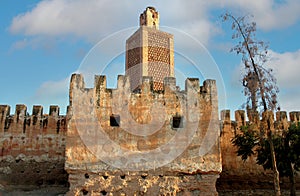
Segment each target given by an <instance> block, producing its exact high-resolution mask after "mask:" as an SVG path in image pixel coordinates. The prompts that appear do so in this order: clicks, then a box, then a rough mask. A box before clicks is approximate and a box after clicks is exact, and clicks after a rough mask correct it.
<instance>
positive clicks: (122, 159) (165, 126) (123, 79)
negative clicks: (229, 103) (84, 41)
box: [65, 74, 221, 195]
mask: <svg viewBox="0 0 300 196" xmlns="http://www.w3.org/2000/svg"><path fill="white" fill-rule="evenodd" d="M141 79H142V81H141V86H140V88H139V89H138V90H135V91H132V90H131V85H130V78H129V76H123V75H120V76H118V80H117V87H116V88H115V89H110V88H107V85H106V83H107V82H106V76H99V75H96V76H95V80H94V87H92V88H86V87H85V82H84V78H83V76H82V75H80V74H73V75H72V77H71V82H70V94H69V97H70V104H69V105H70V106H69V107H70V113H69V114H70V120H69V124H68V135H67V143H66V166H65V169H66V171H67V172H68V173H69V182H70V185H71V186H70V192H69V193H70V195H72V194H75V193H76V192H79V191H82V190H83V189H84V190H85V191H88V192H90V191H93V190H94V189H93V186H94V185H96V184H97V186H99V187H101V188H100V189H99V190H102V189H103V190H105V191H106V192H111V193H117V191H116V190H115V189H114V187H116V185H117V186H120V187H122V191H123V192H124V193H126V194H128V195H133V194H134V191H135V190H136V189H137V188H136V187H139V186H141V185H138V183H139V181H140V176H141V175H142V176H144V175H145V174H143V173H142V171H143V172H144V173H146V175H149V179H152V178H153V179H156V178H157V181H153V183H154V184H153V185H152V186H151V187H152V188H151V190H150V189H149V191H150V192H149V193H152V194H159V191H160V190H163V189H164V188H163V187H164V185H163V184H164V183H174V185H172V186H179V187H183V188H182V189H184V190H187V191H193V190H191V189H190V188H189V187H188V188H186V187H187V185H184V184H180V183H179V181H178V179H180V176H179V174H180V173H185V174H189V175H191V176H192V178H193V177H195V176H196V175H199V176H201V178H199V179H198V180H197V183H201V184H203V186H201V188H199V189H201V192H202V191H203V192H204V193H206V192H209V193H211V192H214V193H215V187H214V183H215V181H216V178H217V177H218V174H219V173H220V172H221V156H220V155H221V154H220V148H219V147H220V146H219V135H220V129H219V118H218V96H217V87H216V82H215V80H205V81H204V82H203V85H201V86H200V81H199V79H197V78H188V79H186V81H185V89H184V90H180V89H179V88H178V87H177V86H176V79H175V78H174V77H165V78H164V81H163V84H162V89H161V90H156V89H155V88H154V81H153V78H152V77H149V76H144V77H142V78H141ZM102 136H103V137H102ZM103 138H110V139H103ZM120 172H121V173H122V174H121V173H120ZM125 173H126V177H125V178H124V180H123V182H125V181H126V183H128V184H129V185H130V186H126V187H125V186H124V184H122V182H121V181H117V180H116V181H113V182H111V183H110V182H109V183H108V184H107V182H104V181H103V182H102V181H101V182H98V179H99V175H100V176H101V175H106V176H108V178H112V179H118V178H119V177H118V175H124V174H125ZM85 175H88V176H89V178H88V179H87V178H84V176H85ZM150 176H153V177H150ZM159 176H161V177H159ZM165 176H166V177H165ZM195 179H196V177H195ZM94 183H95V184H94ZM84 184H90V185H91V186H84ZM97 191H98V189H97ZM146 192H148V191H146Z"/></svg>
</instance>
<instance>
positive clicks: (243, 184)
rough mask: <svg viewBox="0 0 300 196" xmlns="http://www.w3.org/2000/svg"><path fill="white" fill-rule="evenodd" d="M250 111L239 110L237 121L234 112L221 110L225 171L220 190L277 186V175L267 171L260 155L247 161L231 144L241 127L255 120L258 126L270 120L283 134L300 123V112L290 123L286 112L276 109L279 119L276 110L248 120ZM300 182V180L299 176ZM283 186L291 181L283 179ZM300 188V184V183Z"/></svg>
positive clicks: (236, 112) (278, 131)
mask: <svg viewBox="0 0 300 196" xmlns="http://www.w3.org/2000/svg"><path fill="white" fill-rule="evenodd" d="M245 113H246V112H245V111H243V110H237V111H235V120H234V121H232V120H231V119H230V111H229V110H223V111H221V152H222V173H221V177H220V179H219V180H218V190H219V191H221V190H226V189H231V190H239V189H267V188H271V189H272V187H273V177H272V171H271V170H264V169H263V167H262V166H260V165H257V164H256V155H254V156H252V157H250V158H248V159H247V160H246V161H243V160H242V159H241V157H238V156H237V154H236V151H237V148H236V147H234V146H233V145H232V143H231V139H232V138H233V137H234V136H235V134H238V133H240V127H241V126H244V125H249V123H251V121H254V122H255V124H254V125H255V126H257V128H258V129H259V127H260V126H264V127H265V126H267V120H268V119H269V121H270V123H271V130H272V131H273V132H275V133H281V132H282V130H287V129H288V127H289V126H290V124H291V123H296V122H300V112H290V119H291V121H290V122H289V121H288V120H287V113H286V112H276V115H275V116H276V119H274V115H273V113H272V112H267V113H264V114H263V115H262V116H263V118H262V119H259V118H258V119H256V118H251V117H250V118H249V117H248V119H250V120H251V121H250V122H249V121H246V114H245ZM298 182H300V179H298ZM281 186H282V188H288V187H289V181H288V179H286V178H281ZM297 186H299V187H300V184H299V183H298V185H297Z"/></svg>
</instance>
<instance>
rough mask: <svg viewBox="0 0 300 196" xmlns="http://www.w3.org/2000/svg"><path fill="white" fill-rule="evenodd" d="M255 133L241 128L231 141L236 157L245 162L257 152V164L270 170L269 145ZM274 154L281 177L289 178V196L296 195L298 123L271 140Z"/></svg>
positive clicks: (299, 158) (299, 166)
mask: <svg viewBox="0 0 300 196" xmlns="http://www.w3.org/2000/svg"><path fill="white" fill-rule="evenodd" d="M256 133H257V132H253V131H249V127H247V126H245V127H242V130H241V133H240V134H237V135H236V137H234V138H233V139H232V143H233V144H234V145H235V146H237V147H238V151H237V153H238V156H241V158H242V159H243V160H246V159H247V158H248V157H249V156H252V155H254V154H255V152H254V149H256V150H255V151H256V152H257V159H256V161H257V164H259V165H262V166H263V167H264V169H272V157H271V151H270V143H269V140H268V139H266V138H263V139H261V138H260V137H259V136H258V135H257V134H256ZM272 141H273V144H274V150H275V154H276V164H277V166H278V167H277V168H278V171H279V174H280V176H281V177H289V180H290V184H291V196H294V195H296V187H295V184H296V182H295V172H296V171H299V170H300V151H299V148H300V123H298V125H296V124H292V125H291V126H290V127H289V129H288V131H283V133H282V134H281V135H273V138H272Z"/></svg>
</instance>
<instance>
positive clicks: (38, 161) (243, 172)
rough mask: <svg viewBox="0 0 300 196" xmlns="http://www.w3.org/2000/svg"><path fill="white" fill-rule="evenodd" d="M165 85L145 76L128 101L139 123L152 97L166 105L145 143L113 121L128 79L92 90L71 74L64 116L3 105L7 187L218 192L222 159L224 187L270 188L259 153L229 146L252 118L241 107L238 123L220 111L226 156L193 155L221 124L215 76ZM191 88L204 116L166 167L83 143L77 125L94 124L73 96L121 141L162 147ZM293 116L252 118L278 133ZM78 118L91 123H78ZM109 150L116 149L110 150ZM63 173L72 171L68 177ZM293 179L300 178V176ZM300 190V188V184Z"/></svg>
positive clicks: (0, 163)
mask: <svg viewBox="0 0 300 196" xmlns="http://www.w3.org/2000/svg"><path fill="white" fill-rule="evenodd" d="M164 88H165V90H164V92H161V93H158V92H155V93H154V92H153V91H152V90H151V78H144V83H143V90H142V92H141V93H136V94H131V96H130V100H128V101H129V102H128V104H129V108H130V109H129V110H130V113H131V114H132V116H133V118H134V120H136V121H137V122H139V123H147V122H148V121H149V118H151V117H149V115H148V114H149V113H147V111H149V109H150V105H151V104H153V103H154V102H160V103H162V104H165V106H166V108H167V114H168V115H167V120H166V122H165V124H164V126H163V128H162V131H159V132H158V133H157V134H154V135H152V136H150V137H148V138H144V140H141V138H138V137H134V136H132V135H129V134H126V133H124V132H122V131H121V130H120V128H118V127H110V126H109V119H110V115H111V114H112V104H113V103H112V102H111V96H112V95H113V92H116V91H119V93H121V94H122V93H126V89H129V84H128V82H127V80H126V78H125V77H123V76H120V77H119V79H118V89H115V90H112V89H107V88H106V80H105V77H102V76H101V77H100V76H96V79H95V87H94V88H92V89H86V88H85V87H84V82H83V78H82V77H81V76H80V75H73V77H72V81H71V86H70V105H71V106H70V107H69V109H68V112H67V116H60V115H59V108H58V107H57V106H51V107H50V112H49V114H43V108H42V107H41V106H34V107H33V110H32V111H33V112H32V115H28V114H27V108H26V106H25V105H17V106H16V111H15V114H14V115H11V114H10V107H9V106H7V105H1V106H0V185H1V187H2V188H4V189H6V188H7V189H8V188H9V187H10V186H15V185H23V186H30V185H34V186H48V185H66V184H67V181H68V180H69V182H70V185H71V186H70V191H69V195H74V194H77V195H81V194H87V195H90V194H100V195H101V194H102V195H104V194H105V193H111V192H112V193H116V194H117V195H119V194H120V195H121V193H126V194H127V195H133V194H137V195H138V194H146V195H147V194H149V195H150V194H152V193H154V194H167V193H171V194H173V193H178V195H182V194H185V193H192V194H194V195H198V194H200V193H201V195H202V194H204V193H207V194H208V195H209V194H212V195H214V194H216V192H215V186H214V185H215V181H216V179H217V178H218V174H219V172H220V171H221V164H220V163H221V161H222V173H221V174H220V178H219V179H218V181H217V188H218V191H219V192H222V191H223V192H226V190H227V191H228V190H239V189H242V190H243V189H249V190H251V189H255V188H256V189H265V188H272V186H273V184H272V174H271V172H270V171H264V170H263V168H262V167H261V166H258V165H256V164H255V157H252V158H251V159H249V160H247V161H246V162H243V161H242V160H241V158H240V157H237V156H236V154H235V151H236V149H235V147H233V146H232V144H231V143H230V140H231V139H232V137H233V136H234V134H236V133H238V132H239V127H240V126H241V125H245V124H247V123H249V122H246V117H245V112H244V111H241V110H238V111H235V121H232V120H230V111H228V110H224V111H222V112H221V123H220V127H221V140H220V147H221V154H222V160H221V159H220V151H219V146H218V145H217V144H216V145H215V146H214V147H213V148H212V150H211V151H210V152H209V153H208V154H206V155H205V156H204V157H199V156H196V155H197V153H196V152H198V151H197V150H196V151H195V150H193V149H194V148H195V149H199V144H200V143H201V139H203V135H204V133H205V132H206V133H207V132H208V131H218V127H212V130H207V125H208V122H209V121H214V122H216V121H218V117H217V116H218V115H215V114H216V112H217V105H216V103H217V96H216V89H215V82H214V81H211V80H208V81H206V82H204V84H203V86H202V87H200V86H199V81H198V80H192V79H190V80H188V81H187V89H186V90H185V91H182V92H179V93H177V94H174V93H173V91H171V89H174V88H175V79H174V78H169V79H167V80H166V81H165V84H164ZM168 89H169V90H168ZM190 90H192V91H197V92H199V94H198V95H199V96H198V98H197V99H198V100H199V104H198V105H197V106H195V107H194V109H196V110H197V111H199V113H200V116H201V122H200V124H199V132H197V134H196V136H195V137H194V138H193V141H192V144H191V146H189V147H188V149H187V150H186V151H185V152H184V153H183V154H182V155H181V156H179V157H178V158H177V159H176V160H175V161H173V162H172V163H169V164H168V165H166V166H165V167H162V168H157V169H155V170H150V171H148V172H146V171H144V172H143V171H142V172H132V171H123V170H118V169H115V168H113V167H111V166H109V165H107V164H106V163H104V162H101V161H99V159H97V157H95V156H94V155H93V154H92V153H91V152H90V151H89V149H87V147H86V146H85V144H83V143H82V141H81V138H80V136H79V134H78V130H77V128H76V127H78V125H80V124H83V125H84V126H85V127H93V126H91V125H93V122H92V121H89V120H90V119H86V118H87V116H88V115H86V113H80V112H79V113H77V114H76V115H75V116H74V113H73V111H74V109H73V108H72V104H73V101H74V95H75V96H78V95H79V96H82V98H83V99H82V105H81V106H82V107H87V106H88V105H90V106H93V107H94V106H96V108H97V109H96V113H97V115H98V117H97V119H101V120H100V122H101V126H103V127H104V128H105V130H106V131H107V132H106V133H107V134H108V135H109V136H110V137H111V138H112V139H113V140H114V141H116V142H118V144H120V146H122V147H124V148H127V149H132V150H147V149H148V150H149V149H154V148H156V147H158V146H160V145H162V144H163V143H165V141H166V140H168V139H170V137H172V134H174V133H175V132H177V131H178V130H176V129H172V128H171V125H170V124H171V120H170V119H172V116H174V115H181V111H182V110H181V109H180V107H181V106H182V104H179V101H178V98H180V97H185V95H186V94H187V92H189V91H190ZM121 99H124V97H121ZM145 106H146V107H145ZM77 112H78V110H77ZM82 112H84V110H83V111H82ZM212 114H214V115H212ZM139 116H141V118H139ZM289 117H290V121H287V114H286V112H277V113H276V120H274V117H273V114H272V113H267V115H265V116H264V118H263V119H261V120H258V119H257V120H255V119H251V120H252V121H255V122H256V124H257V125H258V126H259V125H263V124H264V122H265V121H266V119H267V118H269V119H270V122H272V123H271V125H272V127H273V128H274V131H276V132H280V131H281V130H283V129H285V130H286V129H287V128H288V127H289V126H290V124H291V123H296V122H300V112H290V113H289ZM76 118H77V119H80V118H81V119H86V120H87V121H86V122H84V121H76ZM70 119H71V120H70ZM123 121H126V118H125V119H121V123H122V122H123ZM78 122H79V124H78ZM215 124H216V125H218V124H219V123H218V122H217V123H215ZM79 127H80V126H79ZM67 133H68V136H67ZM145 141H150V142H149V143H147V142H145ZM109 150H111V149H110V148H108V151H109ZM65 154H66V155H65ZM66 171H67V172H68V173H69V178H68V174H67V172H66ZM296 181H297V182H300V179H299V177H298V179H297V180H296ZM281 183H282V185H283V188H288V180H287V179H281ZM136 187H139V188H136ZM133 188H134V189H133ZM297 188H300V187H299V183H298V184H297Z"/></svg>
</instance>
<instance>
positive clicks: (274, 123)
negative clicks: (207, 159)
mask: <svg viewBox="0 0 300 196" xmlns="http://www.w3.org/2000/svg"><path fill="white" fill-rule="evenodd" d="M234 114H235V119H234V120H231V119H230V110H222V111H221V124H222V125H223V129H222V130H223V132H224V131H225V132H226V131H229V128H230V129H231V130H235V131H238V130H239V128H240V127H241V126H245V125H250V124H252V125H254V126H256V128H257V129H259V128H262V126H266V123H267V121H269V122H270V125H271V129H272V130H274V131H276V132H280V131H283V130H287V129H288V127H289V126H290V125H291V124H292V123H298V122H300V112H298V111H293V112H289V119H290V121H288V117H287V112H286V111H277V112H275V115H274V113H273V112H272V111H267V112H263V113H262V117H261V118H260V117H259V115H258V114H249V113H248V115H247V117H248V121H247V118H246V112H245V111H244V110H236V111H235V112H234ZM235 133H236V132H235Z"/></svg>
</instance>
